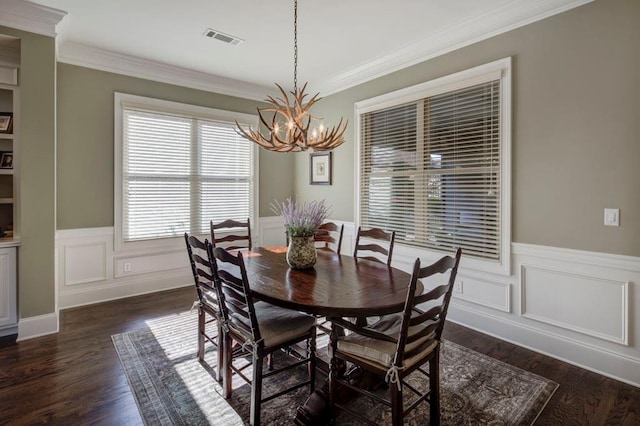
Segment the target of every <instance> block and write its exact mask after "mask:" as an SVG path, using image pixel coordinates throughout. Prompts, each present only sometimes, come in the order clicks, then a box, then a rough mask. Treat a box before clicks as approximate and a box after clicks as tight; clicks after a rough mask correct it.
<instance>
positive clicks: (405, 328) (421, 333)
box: [394, 249, 462, 367]
mask: <svg viewBox="0 0 640 426" xmlns="http://www.w3.org/2000/svg"><path fill="white" fill-rule="evenodd" d="M461 256H462V250H461V249H458V250H457V251H456V255H455V257H451V256H445V257H443V258H441V259H440V260H438V261H436V262H434V263H433V264H431V265H429V266H426V267H424V268H421V267H420V259H416V261H415V263H414V266H413V274H412V275H411V282H410V285H409V290H408V292H407V299H406V302H405V307H404V312H403V317H402V326H401V330H400V336H399V338H398V345H397V348H396V355H395V359H394V365H396V366H398V367H402V365H403V364H402V363H403V361H404V360H405V359H407V358H409V357H411V356H412V355H415V354H417V353H419V351H420V350H419V348H420V347H422V348H426V347H428V346H429V345H430V344H431V343H433V342H434V341H440V339H441V337H442V330H443V328H444V322H445V319H446V316H447V310H448V307H449V302H450V300H451V293H452V291H453V284H454V282H455V279H456V275H457V273H458V265H459V264H460V257H461ZM445 273H448V274H449V277H448V280H447V284H446V285H441V286H438V287H436V288H434V289H432V290H431V291H429V292H427V293H425V294H423V295H420V296H416V295H415V291H416V287H417V283H418V280H419V279H424V278H428V277H431V276H433V275H435V274H445ZM418 301H420V302H421V303H424V302H427V301H432V302H433V303H436V301H437V304H436V305H434V306H431V308H430V309H429V310H427V311H426V312H424V313H420V314H418V315H415V312H416V305H417V304H418V303H417V302H418ZM418 311H419V310H418ZM412 316H413V318H412ZM410 327H411V335H409V330H410ZM416 329H417V330H416ZM415 342H418V344H417V346H412V347H411V349H410V350H409V351H407V352H406V353H405V349H406V346H407V345H408V344H413V343H415Z"/></svg>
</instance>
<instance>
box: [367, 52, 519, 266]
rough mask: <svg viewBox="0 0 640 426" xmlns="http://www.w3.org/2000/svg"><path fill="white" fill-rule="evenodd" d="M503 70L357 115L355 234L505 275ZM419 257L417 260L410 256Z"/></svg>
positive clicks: (425, 88) (373, 103)
mask: <svg viewBox="0 0 640 426" xmlns="http://www.w3.org/2000/svg"><path fill="white" fill-rule="evenodd" d="M509 65H510V60H509V59H505V60H501V61H497V62H494V63H491V64H488V65H485V66H482V67H478V68H474V69H472V70H468V71H464V72H462V73H458V74H454V75H452V76H448V77H445V78H442V79H438V80H434V81H430V82H427V83H424V84H421V85H418V86H414V87H411V88H408V89H403V90H401V91H398V92H394V93H391V94H388V95H384V96H381V97H378V98H374V99H371V100H368V101H363V102H360V103H358V104H357V105H356V114H357V120H358V151H359V167H358V170H359V176H358V186H359V188H360V190H359V191H358V193H359V200H358V220H359V222H360V223H359V224H360V225H361V226H363V227H379V228H383V229H386V230H395V231H396V241H397V243H398V244H402V245H406V246H410V247H414V248H416V249H417V250H428V251H436V252H451V251H453V250H454V249H455V248H457V247H461V248H462V249H463V252H464V254H465V257H467V258H473V259H475V260H476V261H479V262H476V264H482V263H484V266H482V267H481V269H485V270H489V271H498V270H499V271H502V272H504V273H508V269H509V266H508V264H509V245H510V220H509V206H510V200H509V191H510V182H509V170H510V165H509V157H510V155H509V144H510V141H509V129H510V123H509V120H510V114H509V108H510V107H509V105H510V103H509V100H508V98H509V93H510V87H509V85H510V83H509ZM418 255H420V254H418Z"/></svg>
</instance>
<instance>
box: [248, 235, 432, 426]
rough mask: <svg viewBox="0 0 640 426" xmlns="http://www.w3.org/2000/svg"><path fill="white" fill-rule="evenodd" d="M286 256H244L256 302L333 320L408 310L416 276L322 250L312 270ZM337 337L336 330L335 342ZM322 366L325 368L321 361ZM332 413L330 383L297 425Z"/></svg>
mask: <svg viewBox="0 0 640 426" xmlns="http://www.w3.org/2000/svg"><path fill="white" fill-rule="evenodd" d="M286 252H287V248H286V247H260V248H254V249H252V250H250V251H247V252H243V253H242V256H243V258H244V263H245V268H246V270H247V277H248V279H249V285H250V287H251V292H252V295H253V296H254V297H255V298H256V299H260V300H263V301H265V302H269V303H272V304H274V305H277V306H280V307H283V308H289V309H294V310H297V311H301V312H306V313H308V314H313V315H319V316H323V317H327V318H328V319H329V320H330V319H331V318H335V317H359V318H364V317H371V316H378V315H386V314H391V313H395V312H400V311H402V310H403V309H404V305H405V301H406V298H407V289H408V288H409V283H410V280H411V275H410V274H408V273H406V272H404V271H402V270H400V269H397V268H393V267H390V266H387V265H386V264H385V263H380V262H375V261H371V260H367V259H358V258H354V257H351V256H343V255H339V254H336V253H334V252H331V251H328V250H320V249H319V250H317V260H316V264H315V266H314V267H313V268H309V269H302V270H297V269H292V268H290V267H289V265H288V264H287V259H286ZM418 284H419V287H420V288H419V289H418V291H420V292H422V285H421V284H420V283H418ZM365 321H366V320H365ZM338 332H339V330H337V329H336V327H334V328H333V330H332V333H331V334H332V339H334V338H335V336H334V333H338ZM318 361H319V364H318V366H319V367H320V366H321V364H322V361H321V358H319V359H318ZM333 361H335V359H334V360H332V362H333ZM327 364H329V363H327ZM327 366H328V365H327ZM334 368H335V369H336V370H339V371H341V373H340V374H342V373H343V371H342V370H343V368H342V367H338V366H337V365H332V366H331V369H332V371H335V370H333V369H334ZM328 408H329V407H328V382H327V383H325V385H324V386H323V387H320V388H316V391H315V392H314V393H313V394H312V395H311V396H310V397H309V398H308V399H307V401H306V402H305V403H304V404H303V405H302V406H300V407H298V409H297V412H296V417H295V424H296V425H312V424H320V423H322V422H323V421H325V420H327V419H328V417H327V416H328V413H329V409H328Z"/></svg>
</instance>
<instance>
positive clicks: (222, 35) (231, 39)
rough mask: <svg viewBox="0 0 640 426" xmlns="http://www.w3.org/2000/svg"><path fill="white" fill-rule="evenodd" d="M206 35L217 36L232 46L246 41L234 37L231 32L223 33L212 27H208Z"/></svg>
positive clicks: (216, 37)
mask: <svg viewBox="0 0 640 426" xmlns="http://www.w3.org/2000/svg"><path fill="white" fill-rule="evenodd" d="M204 35H205V37H209V38H215V39H216V40H220V41H222V42H224V43H227V44H230V45H232V46H236V45H238V44H240V43H242V42H243V41H244V40H243V39H241V38H238V37H234V36H232V35H229V34H225V33H221V32H220V31H217V30H214V29H211V28H207V31H205V32H204Z"/></svg>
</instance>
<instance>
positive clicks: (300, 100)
mask: <svg viewBox="0 0 640 426" xmlns="http://www.w3.org/2000/svg"><path fill="white" fill-rule="evenodd" d="M293 4H294V13H293V39H294V42H293V45H294V48H293V49H294V55H293V91H292V92H289V93H290V94H291V95H293V104H291V102H290V100H289V96H288V95H287V92H286V91H285V90H284V89H283V88H282V86H280V85H279V84H278V83H276V86H277V87H278V89H279V90H280V93H281V94H282V97H278V98H274V97H272V96H268V97H267V99H266V100H265V102H268V103H270V104H271V105H272V106H269V107H266V108H258V116H259V117H260V122H261V123H262V125H263V126H264V127H265V128H266V129H267V131H266V132H265V133H263V132H262V131H260V128H256V130H253V129H251V128H249V130H245V129H243V128H242V127H241V126H240V124H238V122H237V121H236V127H237V128H236V132H237V133H238V134H239V135H240V136H242V137H244V138H245V139H248V140H250V141H252V142H255V143H257V144H258V145H260V146H262V147H263V148H266V149H268V150H269V151H276V152H292V151H306V150H307V149H308V148H312V149H313V150H314V151H328V150H331V149H333V148H336V147H338V146H340V145H341V144H342V143H343V142H344V137H343V135H344V131H345V130H346V129H347V122H346V121H345V122H344V123H343V120H342V118H341V119H340V122H339V123H338V125H337V126H336V127H334V128H332V129H327V128H326V127H324V125H323V123H322V118H320V117H315V116H313V115H311V113H310V112H309V110H310V109H311V107H312V106H313V105H314V104H315V103H316V102H318V101H319V100H320V99H322V98H319V97H318V95H319V93H316V94H315V95H314V96H313V97H311V99H309V101H308V102H306V103H305V98H306V97H307V94H306V93H305V92H304V91H305V89H306V87H307V83H305V84H304V86H302V89H300V90H298V0H294V3H293ZM263 114H270V115H271V119H270V120H269V119H266V118H265V117H264V115H263Z"/></svg>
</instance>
